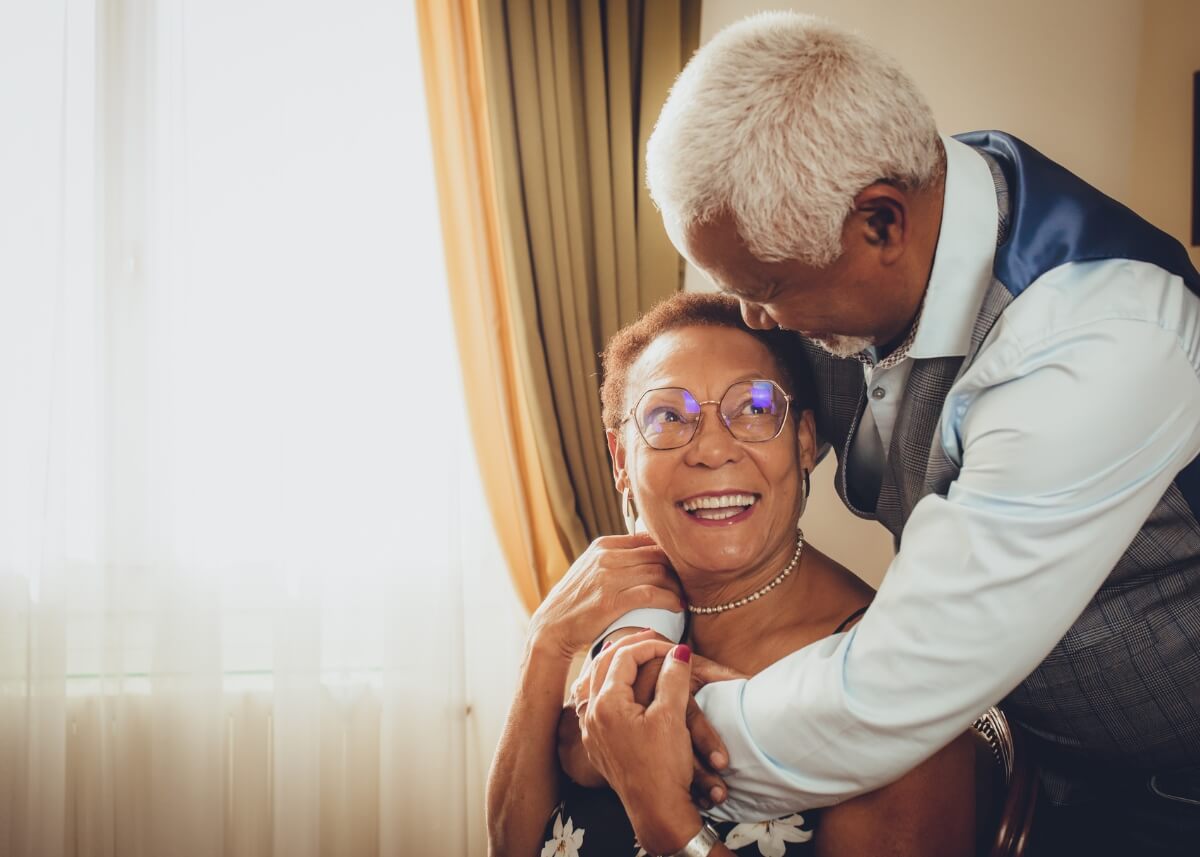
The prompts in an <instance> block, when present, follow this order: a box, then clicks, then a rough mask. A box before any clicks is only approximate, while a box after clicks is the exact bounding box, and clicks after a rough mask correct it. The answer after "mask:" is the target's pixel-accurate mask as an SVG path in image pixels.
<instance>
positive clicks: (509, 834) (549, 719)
mask: <svg viewBox="0 0 1200 857" xmlns="http://www.w3.org/2000/svg"><path fill="white" fill-rule="evenodd" d="M570 667H571V659H570V658H569V657H565V656H564V655H563V653H562V651H561V650H560V649H559V648H558V647H557V646H547V645H540V644H539V640H538V638H537V637H531V638H530V640H529V643H528V645H527V646H526V648H525V657H524V660H523V661H522V664H521V675H520V681H519V684H518V687H517V694H516V697H515V698H514V699H513V703H512V707H511V708H510V709H509V711H508V719H507V720H506V721H505V723H504V732H503V733H502V734H501V736H500V743H499V745H498V746H497V748H496V755H495V757H494V758H493V759H492V768H491V771H490V772H489V773H488V783H487V828H488V853H489V854H490V855H492V857H529V855H532V854H537V853H539V851H540V849H541V845H542V831H543V830H544V828H545V826H546V819H547V818H549V817H550V811H551V810H552V809H553V808H554V805H555V803H557V802H558V778H559V768H558V751H557V727H558V717H559V713H560V712H561V711H562V704H563V689H564V688H565V687H566V683H567V674H568V672H569V670H570Z"/></svg>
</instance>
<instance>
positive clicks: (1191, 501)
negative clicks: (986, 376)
mask: <svg viewBox="0 0 1200 857" xmlns="http://www.w3.org/2000/svg"><path fill="white" fill-rule="evenodd" d="M955 139H956V140H959V141H960V142H963V143H966V144H967V145H968V146H971V147H972V148H975V149H978V150H980V151H983V152H987V153H988V154H989V155H991V156H992V157H993V158H995V159H996V161H997V162H998V163H999V164H1000V168H1001V169H1002V170H1003V171H1004V177H1005V179H1006V180H1007V182H1008V193H1009V206H1010V210H1009V227H1008V238H1007V239H1006V240H1005V242H1004V243H1003V244H1001V245H1000V246H999V247H997V248H996V261H995V265H994V268H993V273H994V274H995V276H996V279H997V280H999V281H1000V282H1001V283H1003V284H1004V286H1005V287H1006V288H1007V289H1008V290H1009V292H1011V293H1012V295H1013V297H1014V298H1015V297H1019V296H1020V294H1021V293H1022V292H1023V291H1025V289H1026V288H1027V287H1028V286H1029V284H1030V283H1032V282H1033V281H1035V280H1036V279H1037V278H1038V277H1040V276H1042V275H1043V274H1045V273H1046V272H1047V271H1049V270H1051V269H1053V268H1057V267H1058V266H1059V265H1064V264H1067V263H1068V262H1088V261H1095V260H1099V259H1133V260H1135V261H1139V262H1148V263H1150V264H1152V265H1157V266H1158V267H1160V268H1162V269H1163V270H1165V271H1169V272H1170V273H1172V274H1174V275H1175V276H1177V277H1179V278H1180V279H1181V280H1183V282H1184V284H1185V285H1186V286H1187V287H1188V288H1189V289H1191V291H1192V292H1194V293H1195V294H1197V295H1200V273H1198V272H1197V271H1196V268H1195V267H1194V266H1193V265H1192V262H1191V259H1190V258H1189V257H1188V253H1187V251H1186V250H1185V249H1184V248H1183V245H1182V244H1180V243H1179V242H1178V241H1176V240H1175V239H1174V238H1172V237H1171V236H1170V235H1168V234H1167V233H1165V232H1163V231H1162V230H1161V229H1158V228H1156V227H1155V226H1153V225H1151V224H1150V223H1148V222H1146V221H1145V220H1143V219H1142V218H1141V217H1138V216H1137V215H1136V214H1134V213H1133V212H1132V211H1130V210H1129V209H1128V208H1126V207H1125V206H1123V205H1121V203H1119V202H1117V201H1116V200H1115V199H1112V198H1111V197H1108V196H1105V195H1104V194H1103V193H1101V192H1100V191H1098V190H1096V189H1095V188H1094V187H1092V186H1091V185H1089V184H1088V183H1087V182H1085V181H1084V180H1083V179H1081V178H1079V177H1078V176H1076V175H1075V174H1074V173H1072V172H1071V171H1070V170H1067V169H1065V168H1064V167H1062V166H1060V165H1059V164H1056V163H1054V162H1053V161H1051V160H1050V159H1049V158H1047V157H1046V156H1045V155H1043V154H1042V153H1041V152H1039V151H1038V150H1037V149H1034V148H1033V147H1032V146H1030V145H1028V144H1026V143H1024V142H1022V141H1021V140H1019V139H1017V138H1016V137H1014V136H1012V135H1011V134H1005V133H1003V132H1000V131H974V132H971V133H969V134H958V135H956V136H955ZM1175 484H1176V485H1178V486H1179V490H1180V491H1181V492H1182V493H1183V496H1184V498H1185V499H1186V500H1187V503H1188V505H1189V506H1190V507H1191V509H1192V514H1193V515H1195V516H1196V518H1197V519H1198V520H1200V459H1197V460H1195V461H1193V462H1192V463H1191V464H1189V465H1188V466H1187V467H1185V468H1184V469H1183V470H1182V471H1180V473H1179V475H1178V476H1177V477H1176V478H1175Z"/></svg>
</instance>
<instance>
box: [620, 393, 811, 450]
mask: <svg viewBox="0 0 1200 857" xmlns="http://www.w3.org/2000/svg"><path fill="white" fill-rule="evenodd" d="M791 402H792V397H791V396H789V395H788V394H787V393H785V392H784V391H783V388H782V387H780V386H779V385H778V384H776V383H775V382H774V381H769V380H765V379H756V380H753V381H738V382H737V383H736V384H733V385H732V386H731V387H730V388H729V389H728V390H726V391H725V394H724V395H722V396H721V398H720V400H719V401H718V400H710V401H707V402H700V401H697V400H696V397H695V396H693V395H692V393H691V392H690V391H689V390H685V389H684V388H683V387H659V388H658V389H655V390H647V391H646V392H645V393H642V397H641V398H640V399H638V401H637V404H636V405H634V406H633V408H632V409H630V411H629V414H628V416H626V417H625V419H624V420H622V421H621V422H622V423H624V422H625V421H627V420H630V419H632V420H633V421H634V424H635V425H636V426H637V430H638V434H640V435H641V436H642V440H644V441H646V444H647V446H650V447H652V448H653V449H678V448H679V447H681V446H686V445H687V444H688V443H690V442H691V440H692V438H693V437H695V436H696V432H697V431H698V430H699V428H700V419H701V416H702V414H701V412H700V408H701V406H703V405H716V406H717V411H718V412H719V413H720V415H721V423H722V424H723V425H724V426H725V428H726V429H727V430H728V431H729V433H730V434H731V435H733V436H734V437H735V438H737V439H738V440H740V441H743V442H745V443H763V442H764V441H768V440H774V439H775V438H777V437H779V433H780V432H781V431H783V424H784V423H785V422H787V415H788V408H789V406H790V405H791Z"/></svg>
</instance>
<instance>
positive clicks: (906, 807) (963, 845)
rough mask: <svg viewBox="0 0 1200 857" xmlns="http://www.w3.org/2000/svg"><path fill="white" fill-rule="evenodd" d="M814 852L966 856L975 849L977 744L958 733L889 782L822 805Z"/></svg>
mask: <svg viewBox="0 0 1200 857" xmlns="http://www.w3.org/2000/svg"><path fill="white" fill-rule="evenodd" d="M814 843H815V844H816V852H817V855H818V857H854V855H860V854H872V855H879V857H970V855H972V854H973V853H974V850H975V748H974V745H973V743H972V738H971V736H970V735H961V736H959V737H958V738H957V739H955V740H954V741H953V742H951V743H950V744H949V745H948V746H946V747H944V748H943V749H942V750H941V751H939V752H938V753H936V754H935V755H934V756H933V757H932V758H930V759H929V760H927V761H926V762H924V763H923V764H921V765H918V766H917V767H916V768H914V769H913V770H911V771H909V772H908V773H907V774H905V775H904V776H903V777H901V778H900V779H899V780H897V781H896V782H894V783H892V784H891V785H889V786H884V787H883V788H881V789H878V790H876V791H873V792H870V793H869V794H865V795H862V796H861V797H858V798H854V799H853V800H848V801H846V802H845V803H843V804H839V805H838V806H835V807H830V808H829V809H826V810H824V811H823V812H822V814H821V821H820V824H819V825H818V828H817V835H816V837H815V839H814Z"/></svg>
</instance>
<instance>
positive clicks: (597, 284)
mask: <svg viewBox="0 0 1200 857" xmlns="http://www.w3.org/2000/svg"><path fill="white" fill-rule="evenodd" d="M417 17H418V27H419V31H420V38H421V52H422V61H423V65H424V69H425V79H426V95H427V101H428V109H429V117H430V127H431V134H432V138H433V143H434V161H435V171H436V174H437V181H438V191H439V197H440V200H441V219H442V231H443V235H444V238H445V254H446V263H447V276H448V278H449V281H450V289H451V305H452V311H453V313H454V318H455V326H456V330H457V336H458V344H459V352H460V355H461V358H462V366H463V375H464V385H465V389H466V396H467V402H468V409H469V417H470V420H471V429H472V436H473V438H474V442H475V448H476V452H477V455H478V459H479V465H480V470H481V473H482V477H483V483H484V489H485V492H486V494H487V498H488V504H489V507H490V509H491V512H492V516H493V520H494V522H495V524H496V529H497V533H498V535H499V538H500V542H501V547H502V549H503V551H504V554H505V558H506V559H507V561H508V563H509V566H510V568H511V571H512V576H513V583H514V585H515V586H516V588H517V591H518V593H519V594H520V596H521V599H522V601H523V602H524V603H525V605H526V606H527V607H528V608H529V609H531V610H532V609H533V608H534V607H536V606H537V604H538V603H539V602H540V601H541V599H542V597H543V596H544V595H545V593H546V592H547V591H548V590H549V588H550V587H551V586H552V585H553V584H554V582H555V581H556V580H557V579H558V577H559V576H561V574H562V573H563V571H564V570H565V569H566V567H567V565H568V564H569V562H570V559H571V558H573V557H574V556H575V555H576V554H578V553H579V552H580V551H582V550H583V549H584V547H586V545H587V543H588V542H589V540H590V539H592V538H594V537H595V536H597V535H600V534H601V533H611V532H618V531H620V529H621V528H622V526H623V525H622V524H621V518H620V514H619V511H618V508H617V505H618V504H617V501H616V498H615V495H614V492H613V489H612V479H611V475H610V468H609V465H608V461H607V449H606V446H605V443H604V433H603V428H602V426H601V423H600V404H599V361H598V352H599V351H600V349H601V348H602V347H603V344H604V343H605V342H606V341H607V340H608V338H609V337H610V336H611V335H612V334H613V333H614V332H615V331H616V330H617V329H618V328H619V327H620V326H621V325H623V324H625V323H627V322H629V321H630V320H632V319H633V318H635V317H636V316H637V314H638V313H639V312H641V311H642V310H644V309H647V308H648V307H649V306H651V305H652V304H654V303H655V302H656V301H657V300H659V299H661V298H662V297H665V296H667V295H669V294H670V293H671V292H673V291H675V290H676V289H678V288H679V287H680V285H681V282H682V271H683V268H682V264H681V261H680V259H679V257H678V255H677V254H676V253H675V251H674V249H673V248H672V247H671V245H670V242H669V241H668V240H667V237H666V234H665V232H664V231H663V228H662V223H661V220H660V218H659V217H658V215H657V213H656V212H655V210H654V208H653V205H652V204H651V203H650V200H649V197H648V195H647V194H646V191H645V189H644V185H643V182H642V172H643V167H642V165H643V161H644V159H643V155H644V152H645V143H646V137H647V136H648V135H649V133H650V131H651V129H652V128H653V123H654V119H655V118H656V117H657V116H658V112H659V110H660V109H661V107H662V102H663V100H664V99H665V98H666V94H667V91H668V89H669V88H670V85H671V83H672V81H673V80H674V78H675V75H676V74H678V72H679V70H680V69H681V68H682V67H683V64H684V63H685V62H686V61H687V59H688V57H690V56H691V53H692V51H693V50H694V49H695V47H696V45H697V43H698V35H699V20H700V0H636V1H635V0H623V1H622V2H602V0H507V2H505V0H418V3H417Z"/></svg>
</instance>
